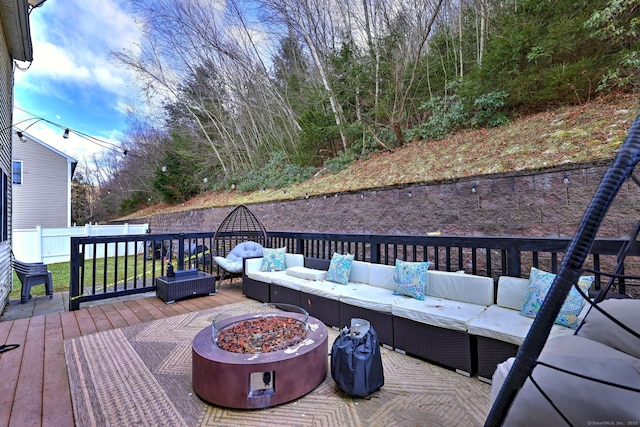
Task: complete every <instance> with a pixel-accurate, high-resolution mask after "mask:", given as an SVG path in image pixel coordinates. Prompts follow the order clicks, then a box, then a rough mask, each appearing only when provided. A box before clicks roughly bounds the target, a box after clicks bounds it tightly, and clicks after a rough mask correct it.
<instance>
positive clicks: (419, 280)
mask: <svg viewBox="0 0 640 427" xmlns="http://www.w3.org/2000/svg"><path fill="white" fill-rule="evenodd" d="M429 265H430V263H429V262H408V261H401V260H396V270H395V272H394V273H393V281H394V282H395V286H394V288H393V294H394V295H404V296H407V297H411V298H415V299H417V300H420V301H423V300H424V289H425V286H426V285H427V270H428V269H429Z"/></svg>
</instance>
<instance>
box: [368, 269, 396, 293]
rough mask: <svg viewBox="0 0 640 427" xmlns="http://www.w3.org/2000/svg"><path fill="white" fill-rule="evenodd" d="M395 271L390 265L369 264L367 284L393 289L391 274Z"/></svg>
mask: <svg viewBox="0 0 640 427" xmlns="http://www.w3.org/2000/svg"><path fill="white" fill-rule="evenodd" d="M395 271H396V269H395V267H393V266H392V265H382V264H371V265H370V266H369V282H368V283H369V284H370V285H371V286H376V287H378V288H385V289H389V290H393V288H394V282H393V274H394V272H395Z"/></svg>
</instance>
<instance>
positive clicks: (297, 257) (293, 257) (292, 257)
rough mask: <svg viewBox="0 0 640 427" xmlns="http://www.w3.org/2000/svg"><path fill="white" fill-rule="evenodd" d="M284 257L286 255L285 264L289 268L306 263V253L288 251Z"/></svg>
mask: <svg viewBox="0 0 640 427" xmlns="http://www.w3.org/2000/svg"><path fill="white" fill-rule="evenodd" d="M284 257H285V261H284V264H285V266H286V267H287V268H289V267H302V266H303V265H304V255H302V254H290V253H286V254H285V255H284Z"/></svg>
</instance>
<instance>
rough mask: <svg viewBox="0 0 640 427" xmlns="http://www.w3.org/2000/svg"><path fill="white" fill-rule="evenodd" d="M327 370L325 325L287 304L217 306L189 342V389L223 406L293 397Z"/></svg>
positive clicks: (247, 406) (264, 404)
mask: <svg viewBox="0 0 640 427" xmlns="http://www.w3.org/2000/svg"><path fill="white" fill-rule="evenodd" d="M327 370H328V332H327V327H326V326H325V325H324V324H323V323H322V322H320V321H319V320H318V319H316V318H314V317H310V316H309V314H308V313H307V312H306V311H305V310H304V309H302V308H300V307H297V306H293V305H288V304H263V306H262V307H261V309H259V310H254V311H252V312H246V311H244V312H240V311H238V310H230V311H226V312H223V313H221V314H219V315H218V316H216V318H215V319H214V320H213V322H212V326H209V327H207V328H205V329H203V330H202V331H200V332H199V333H198V334H197V335H196V336H195V338H194V339H193V343H192V384H193V389H194V390H195V392H196V393H197V394H198V396H200V398H202V399H203V400H206V401H207V402H210V403H213V404H215V405H219V406H224V407H228V408H238V409H255V408H267V407H270V406H274V405H279V404H281V403H285V402H289V401H291V400H294V399H297V398H298V397H300V396H303V395H305V394H307V393H309V392H310V391H312V390H313V389H314V388H316V387H317V386H318V385H319V384H320V383H322V381H324V379H325V377H326V375H327Z"/></svg>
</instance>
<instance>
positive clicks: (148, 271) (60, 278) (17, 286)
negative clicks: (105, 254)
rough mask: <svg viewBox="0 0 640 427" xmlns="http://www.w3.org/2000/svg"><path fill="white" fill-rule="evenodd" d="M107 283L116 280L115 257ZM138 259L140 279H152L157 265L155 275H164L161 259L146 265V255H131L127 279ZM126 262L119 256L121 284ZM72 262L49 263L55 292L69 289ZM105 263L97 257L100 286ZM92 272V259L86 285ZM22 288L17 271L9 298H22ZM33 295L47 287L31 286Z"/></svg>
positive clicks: (131, 276) (112, 259) (87, 265)
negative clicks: (143, 277) (144, 277)
mask: <svg viewBox="0 0 640 427" xmlns="http://www.w3.org/2000/svg"><path fill="white" fill-rule="evenodd" d="M106 260H107V271H106V272H107V285H108V286H111V285H113V282H114V276H115V268H114V266H115V259H114V258H107V259H106ZM136 261H137V272H136V273H137V276H138V279H140V278H141V277H142V276H143V275H144V276H146V277H147V278H148V279H150V278H151V277H152V276H153V270H154V267H155V276H162V271H163V265H162V262H161V261H158V260H156V262H155V266H154V265H153V263H152V261H146V265H145V264H143V262H144V255H138V256H129V257H127V258H126V262H127V263H128V271H127V275H128V276H129V277H127V278H126V279H127V280H133V272H134V269H133V268H134V263H135V262H136ZM124 263H125V257H118V283H119V284H120V285H121V284H122V283H123V281H124V279H125V278H124V277H123V274H124ZM70 264H71V263H69V262H60V263H56V264H48V265H47V267H48V269H49V271H50V272H51V274H52V276H53V292H64V291H68V290H69V283H70V269H69V265H70ZM104 264H105V259H104V258H98V259H96V266H95V269H96V280H97V281H98V282H99V284H97V285H99V286H102V284H103V282H102V277H103V274H104V270H105V267H104ZM143 265H144V267H145V269H144V271H143ZM92 272H93V262H92V261H91V260H87V261H86V262H85V273H84V274H85V286H90V284H89V280H91V277H92ZM21 288H22V285H21V283H20V279H18V276H17V275H16V273H15V272H14V273H13V289H12V290H11V293H10V294H9V299H20V290H21ZM31 295H33V296H36V295H45V287H44V285H37V286H35V287H33V288H31Z"/></svg>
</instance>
